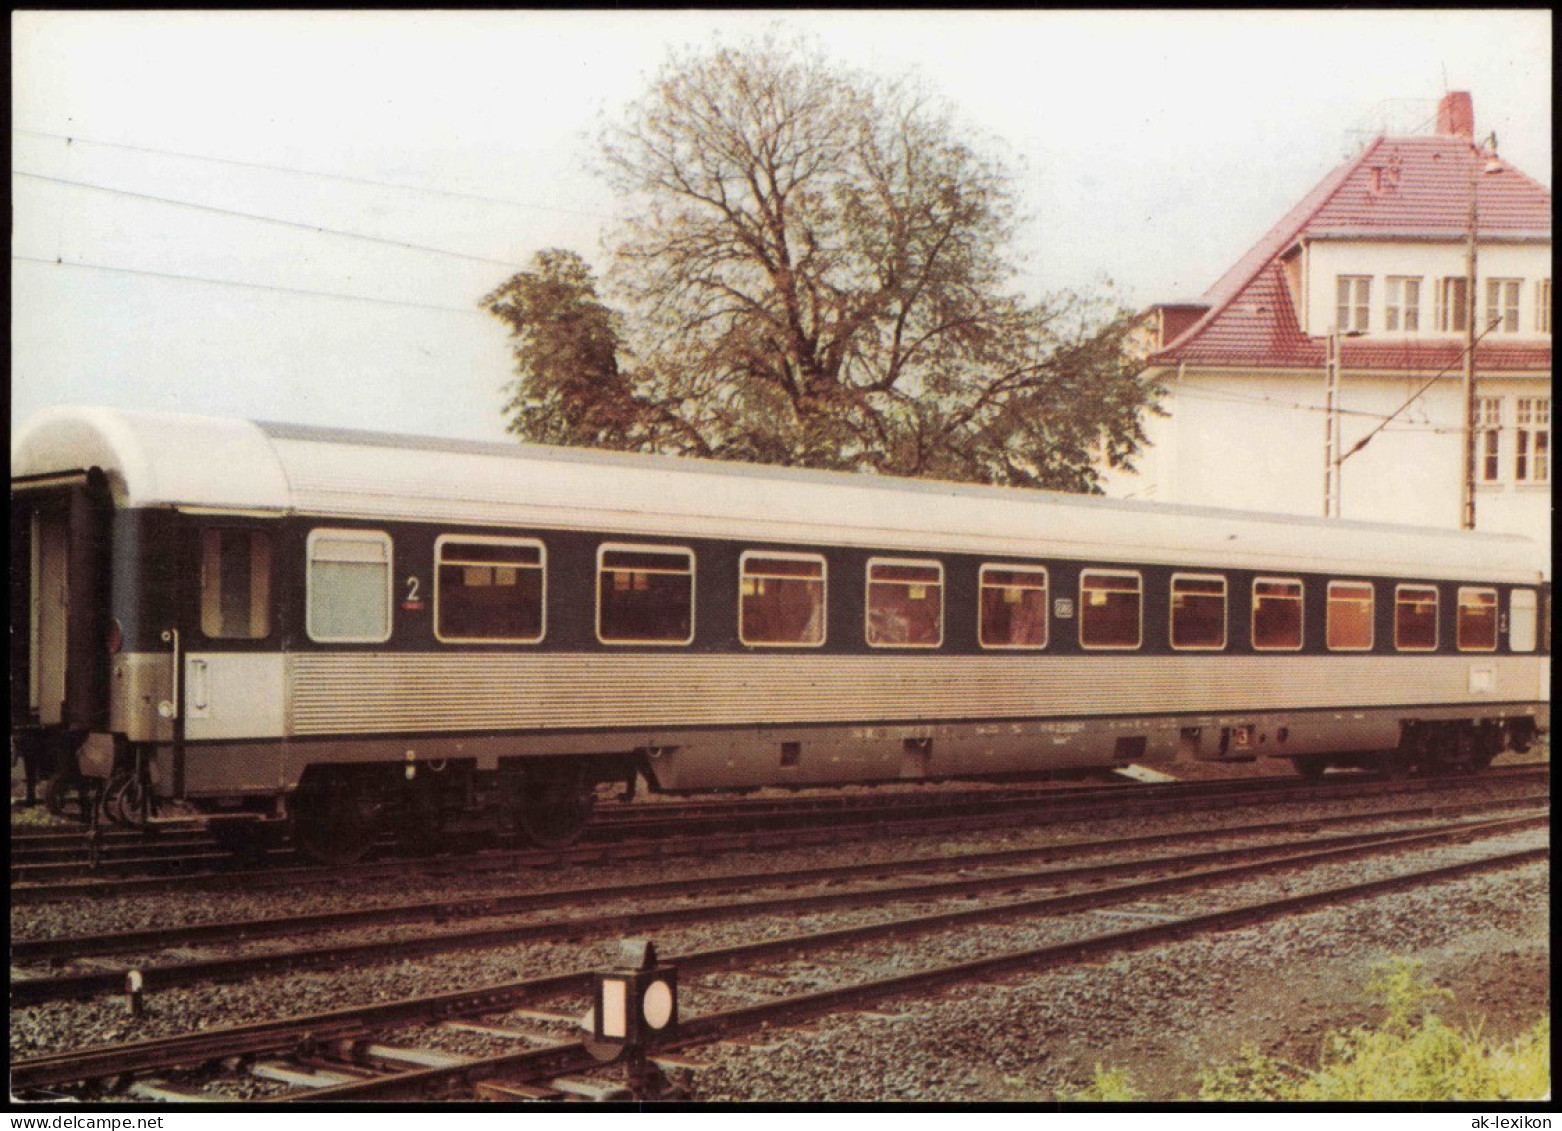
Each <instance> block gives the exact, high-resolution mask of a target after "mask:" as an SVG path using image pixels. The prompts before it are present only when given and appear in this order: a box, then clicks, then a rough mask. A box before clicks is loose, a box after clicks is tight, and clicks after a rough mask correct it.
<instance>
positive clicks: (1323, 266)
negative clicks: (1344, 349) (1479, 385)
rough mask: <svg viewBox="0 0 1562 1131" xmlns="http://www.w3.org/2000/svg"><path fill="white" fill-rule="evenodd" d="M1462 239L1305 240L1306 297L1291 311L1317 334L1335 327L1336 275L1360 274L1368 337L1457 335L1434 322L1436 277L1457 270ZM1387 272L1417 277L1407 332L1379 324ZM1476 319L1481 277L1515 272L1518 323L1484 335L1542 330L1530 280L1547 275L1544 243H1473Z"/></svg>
mask: <svg viewBox="0 0 1562 1131" xmlns="http://www.w3.org/2000/svg"><path fill="white" fill-rule="evenodd" d="M1465 254H1466V244H1465V243H1464V241H1462V240H1460V241H1450V242H1447V243H1414V242H1397V243H1369V242H1364V241H1356V240H1337V241H1336V240H1329V241H1321V240H1315V241H1312V242H1310V243H1309V244H1308V245H1307V250H1306V252H1305V254H1304V259H1303V267H1302V280H1303V282H1302V286H1303V289H1304V290H1305V292H1306V293H1305V295H1304V296H1303V297H1304V299H1305V301H1304V302H1303V303H1302V309H1301V310H1299V311H1298V313H1297V318H1298V321H1299V322H1300V323H1301V326H1302V329H1303V331H1304V332H1306V333H1308V334H1311V335H1312V336H1313V337H1323V336H1324V335H1326V334H1328V333H1330V332H1331V331H1333V330H1334V329H1335V319H1336V311H1337V302H1336V300H1337V294H1338V292H1337V289H1336V280H1337V279H1338V277H1339V276H1341V275H1366V276H1369V277H1370V278H1371V279H1372V285H1371V287H1370V289H1369V307H1370V311H1369V315H1368V317H1369V321H1368V332H1369V333H1370V334H1371V335H1372V336H1373V337H1374V338H1386V339H1388V340H1390V341H1401V340H1406V339H1409V340H1427V339H1447V340H1452V339H1462V338H1463V336H1464V335H1463V332H1462V331H1455V332H1442V333H1439V332H1438V330H1437V323H1436V293H1437V291H1436V289H1437V284H1438V281H1439V280H1440V279H1443V278H1445V277H1453V276H1459V277H1463V275H1464V270H1465ZM1389 276H1405V277H1410V278H1419V279H1420V280H1421V327H1420V330H1419V331H1418V332H1416V333H1413V334H1406V333H1404V332H1397V333H1390V332H1388V331H1386V330H1385V329H1384V325H1385V322H1384V308H1385V301H1386V298H1387V295H1388V286H1387V280H1388V278H1389ZM1475 276H1476V288H1475V294H1476V325H1477V326H1481V325H1484V324H1485V322H1486V317H1485V316H1486V313H1487V312H1486V280H1488V279H1519V280H1522V283H1523V285H1522V286H1521V287H1520V288H1519V328H1518V331H1517V332H1515V333H1508V332H1506V331H1494V332H1493V333H1492V334H1490V335H1488V338H1487V340H1498V339H1500V340H1506V341H1517V340H1520V339H1530V340H1533V339H1537V338H1549V337H1550V335H1549V334H1543V333H1541V332H1540V331H1539V330H1538V329H1537V323H1536V309H1537V307H1536V303H1537V293H1538V292H1537V288H1536V284H1537V283H1538V282H1539V281H1540V280H1542V279H1549V278H1551V244H1550V242H1549V241H1547V242H1545V243H1524V244H1500V243H1494V244H1482V245H1481V246H1480V247H1479V248H1478V249H1477V257H1476V266H1475Z"/></svg>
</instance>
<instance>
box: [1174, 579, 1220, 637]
mask: <svg viewBox="0 0 1562 1131" xmlns="http://www.w3.org/2000/svg"><path fill="white" fill-rule="evenodd" d="M1179 581H1218V582H1220V643H1219V644H1178V643H1177V582H1179ZM1199 596H1203V597H1210V596H1213V594H1210V593H1202V594H1199ZM1166 642H1167V644H1169V645H1170V646H1171V649H1172V651H1174V652H1224V651H1225V650H1226V647H1227V645H1229V644H1230V643H1231V586H1230V584H1229V583H1228V582H1227V580H1226V575H1225V574H1223V573H1174V574H1172V575H1171V579H1170V580H1169V581H1168V582H1167V583H1166Z"/></svg>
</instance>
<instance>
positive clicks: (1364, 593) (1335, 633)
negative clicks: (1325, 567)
mask: <svg viewBox="0 0 1562 1131" xmlns="http://www.w3.org/2000/svg"><path fill="white" fill-rule="evenodd" d="M1372 604H1373V595H1372V583H1371V582H1369V581H1331V582H1329V616H1328V622H1329V623H1328V628H1327V630H1326V632H1325V635H1326V636H1327V637H1328V644H1329V650H1330V651H1331V652H1370V651H1372Z"/></svg>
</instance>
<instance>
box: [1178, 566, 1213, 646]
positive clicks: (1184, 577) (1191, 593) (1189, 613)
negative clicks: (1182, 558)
mask: <svg viewBox="0 0 1562 1131" xmlns="http://www.w3.org/2000/svg"><path fill="white" fill-rule="evenodd" d="M1171 645H1172V647H1173V648H1177V649H1204V650H1206V651H1214V650H1218V649H1221V648H1224V647H1225V646H1226V579H1225V578H1224V577H1220V576H1218V575H1215V574H1188V573H1178V574H1173V575H1172V579H1171Z"/></svg>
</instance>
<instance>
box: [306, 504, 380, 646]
mask: <svg viewBox="0 0 1562 1131" xmlns="http://www.w3.org/2000/svg"><path fill="white" fill-rule="evenodd" d="M307 554H308V559H309V574H308V580H307V582H306V598H305V603H306V613H305V627H306V628H307V630H308V632H309V638H310V639H311V640H319V641H330V642H332V643H341V644H378V643H381V642H383V641H385V640H389V639H390V634H391V540H390V535H388V534H383V533H381V532H379V531H377V530H312V531H310V533H309V541H308V549H307Z"/></svg>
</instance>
